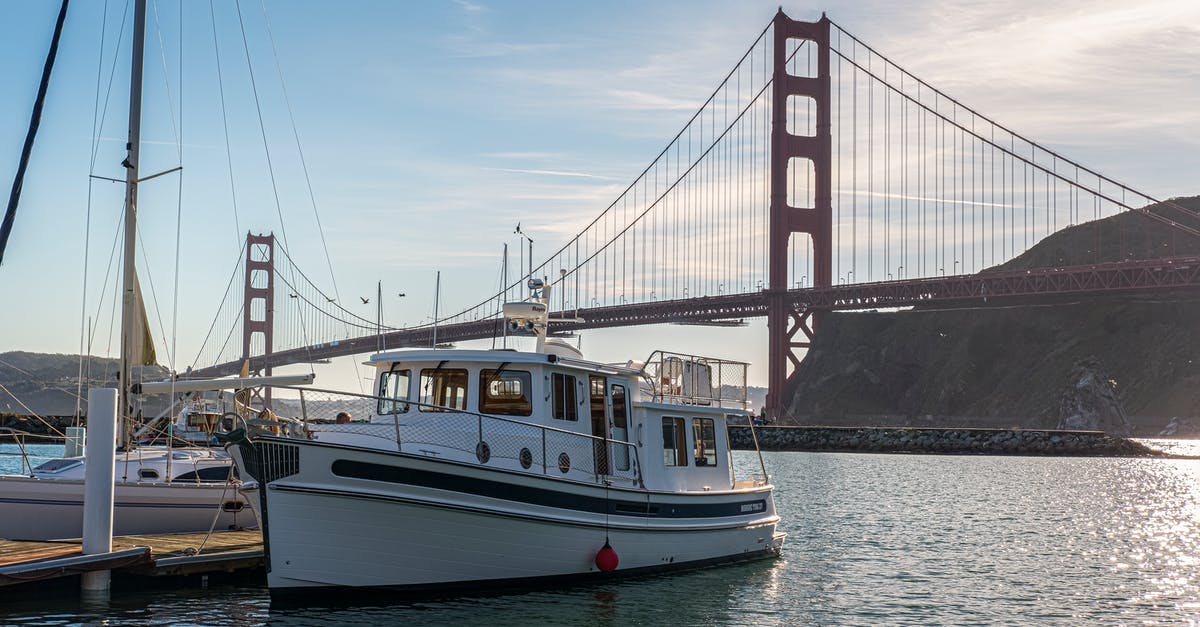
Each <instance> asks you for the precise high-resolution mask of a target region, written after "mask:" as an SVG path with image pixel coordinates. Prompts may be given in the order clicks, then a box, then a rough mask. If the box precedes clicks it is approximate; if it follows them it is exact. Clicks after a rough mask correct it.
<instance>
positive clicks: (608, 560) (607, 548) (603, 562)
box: [596, 540, 620, 573]
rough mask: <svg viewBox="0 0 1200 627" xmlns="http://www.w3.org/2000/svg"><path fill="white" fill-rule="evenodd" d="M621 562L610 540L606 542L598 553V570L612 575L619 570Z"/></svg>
mask: <svg viewBox="0 0 1200 627" xmlns="http://www.w3.org/2000/svg"><path fill="white" fill-rule="evenodd" d="M619 562H620V559H618V558H617V552H616V551H614V550H613V548H612V545H610V544H609V543H608V540H605V541H604V546H603V547H601V548H600V550H599V551H597V552H596V568H599V569H600V570H601V571H602V572H606V573H611V572H612V571H614V570H616V569H617V564H618V563H619Z"/></svg>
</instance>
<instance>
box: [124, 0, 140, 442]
mask: <svg viewBox="0 0 1200 627" xmlns="http://www.w3.org/2000/svg"><path fill="white" fill-rule="evenodd" d="M145 48H146V0H136V1H135V2H134V9H133V60H132V64H131V66H130V72H129V139H128V141H127V143H126V144H125V150H126V153H127V154H126V156H125V161H124V162H123V163H122V165H124V166H125V253H124V254H125V263H124V269H123V271H122V272H123V280H124V285H123V288H122V289H123V291H122V298H121V373H120V381H118V382H117V384H118V386H117V387H118V389H119V392H118V394H117V396H118V400H119V402H118V406H117V410H118V412H120V413H119V414H118V416H119V417H120V420H121V422H122V426H121V442H122V443H123V444H125V445H128V444H129V422H128V415H129V413H130V412H131V403H130V389H131V386H132V381H131V379H132V376H131V374H130V373H131V371H132V367H131V366H132V365H131V361H132V359H133V358H134V342H135V341H137V339H138V336H135V330H134V327H135V316H136V315H137V314H138V311H139V307H140V306H141V304H140V303H138V302H137V296H138V295H137V263H136V259H135V258H136V244H137V189H138V187H137V186H138V153H139V149H140V147H141V139H142V61H143V58H144V57H145Z"/></svg>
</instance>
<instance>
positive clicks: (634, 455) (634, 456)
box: [271, 386, 644, 485]
mask: <svg viewBox="0 0 1200 627" xmlns="http://www.w3.org/2000/svg"><path fill="white" fill-rule="evenodd" d="M271 388H272V389H274V390H281V389H283V390H295V391H297V392H299V393H300V395H299V399H300V400H301V407H302V411H303V412H304V414H305V415H304V416H303V417H302V420H303V421H304V423H305V425H306V427H305V431H306V432H307V433H311V432H313V431H325V432H329V431H332V430H328V429H322V428H319V427H318V426H317V425H315V424H313V423H311V422H310V421H309V420H308V416H307V413H308V411H309V410H308V406H310V405H312V404H313V403H314V402H315V401H314V399H313V395H314V394H330V395H337V396H342V397H350V398H356V399H360V400H363V401H370V402H371V403H372V405H373V406H375V407H378V404H379V401H398V400H403V404H405V405H408V406H409V407H410V408H409V409H407V410H406V411H404V412H400V411H393V412H391V413H390V414H379V413H375V412H374V411H372V412H371V415H373V416H388V415H390V416H391V417H392V424H391V425H390V426H392V427H393V428H394V429H395V434H396V435H395V442H396V447H397V450H399V449H400V447H401V446H402V445H403V443H404V442H405V440H404V439H403V438H402V435H403V432H402V430H401V426H403V425H401V424H400V416H402V415H412V414H411V411H412V410H411V407H417V408H421V407H424V408H427V409H430V410H435V411H436V412H438V413H441V414H445V413H451V414H453V415H455V416H467V417H472V418H474V422H475V424H474V429H473V431H474V442H473V444H474V445H475V449H474V450H471V449H467V448H463V447H462V446H461V445H456V444H454V443H449V442H440V443H436V444H438V445H441V446H446V447H447V448H451V449H454V450H458V451H461V452H464V453H475V454H476V455H477V457H479V458H481V463H484V462H483V461H482V460H483V459H486V458H487V456H485V455H484V453H483V449H482V448H481V445H487V440H485V438H484V435H485V433H486V432H487V431H488V429H485V421H488V424H492V423H499V424H503V425H510V426H512V427H514V428H516V429H531V430H536V431H535V433H538V436H536V437H535V438H534V439H535V440H540V442H541V457H542V460H541V462H542V463H541V466H542V473H543V474H550V468H557V466H550V462H551V461H553V460H551V459H550V458H549V457H548V450H549V449H548V447H547V444H546V443H547V436H548V435H551V434H552V435H556V436H559V437H564V438H567V439H568V440H572V439H573V440H575V441H576V442H580V443H583V444H581V445H579V448H582V449H584V450H588V451H591V452H592V453H591V454H592V469H593V472H592V474H593V476H594V478H595V480H596V482H597V483H604V482H605V481H606V478H607V477H620V478H623V479H630V480H632V481H633V482H635V483H637V484H638V485H644V483H643V478H642V466H641V458H640V455H639V454H638V449H637V446H636V445H635V444H633V443H631V442H627V441H624V440H615V439H612V438H604V437H599V436H595V435H590V434H587V433H580V432H578V431H571V430H569V429H562V428H559V427H553V426H549V425H543V424H537V423H533V422H526V421H522V420H514V419H511V418H505V417H501V416H494V415H489V414H483V413H479V412H475V411H471V410H468V409H458V408H454V407H447V406H445V405H437V404H434V403H425V402H421V401H414V400H409V399H407V398H405V399H396V398H391V397H387V396H378V395H375V394H364V393H356V392H347V391H343V390H328V389H321V388H313V387H308V386H305V387H303V388H301V387H293V386H271ZM280 401H285V399H283V398H280V397H279V396H275V399H274V404H275V406H276V408H277V409H278V408H279V406H280ZM400 405H401V403H399V402H397V403H394V404H393V405H392V406H393V407H399V406H400ZM373 424H376V425H380V424H383V423H373ZM364 435H376V437H385V436H383V435H379V434H364ZM389 439H390V437H389ZM410 441H411V440H410ZM489 446H490V445H489ZM622 449H623V450H625V451H629V452H630V460H629V468H628V470H617V469H615V468H614V467H615V466H616V459H617V457H618V456H617V455H616V452H617V451H619V450H622ZM600 450H603V451H605V456H606V457H607V462H606V463H605V464H604V466H606V469H607V470H608V471H609V472H605V473H602V472H600V470H601V468H600V467H599V466H600V464H597V463H596V462H597V459H596V451H600ZM489 455H490V453H489ZM614 471H615V472H614Z"/></svg>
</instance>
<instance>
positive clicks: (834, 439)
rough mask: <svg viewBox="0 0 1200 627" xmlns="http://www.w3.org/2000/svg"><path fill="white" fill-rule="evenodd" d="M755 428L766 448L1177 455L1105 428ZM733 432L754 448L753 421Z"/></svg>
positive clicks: (735, 443)
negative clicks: (1155, 448)
mask: <svg viewBox="0 0 1200 627" xmlns="http://www.w3.org/2000/svg"><path fill="white" fill-rule="evenodd" d="M755 433H756V435H757V436H758V443H759V446H760V447H761V448H762V450H764V451H828V452H843V453H917V454H942V455H1037V456H1066V457H1171V456H1170V455H1167V454H1165V453H1163V452H1161V451H1156V450H1154V449H1152V448H1150V447H1148V446H1146V445H1144V444H1141V443H1139V442H1134V441H1133V440H1129V439H1126V438H1118V437H1113V436H1111V435H1108V434H1107V433H1103V432H1101V431H1055V430H1048V429H1047V430H1036V429H922V428H871V427H777V426H764V427H755ZM729 438H730V440H731V445H732V447H733V448H734V449H735V450H754V441H753V439H752V436H751V433H750V427H748V426H744V425H740V426H739V425H730V427H729Z"/></svg>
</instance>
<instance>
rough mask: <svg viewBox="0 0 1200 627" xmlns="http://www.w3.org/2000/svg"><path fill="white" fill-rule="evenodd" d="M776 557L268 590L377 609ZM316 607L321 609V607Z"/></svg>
mask: <svg viewBox="0 0 1200 627" xmlns="http://www.w3.org/2000/svg"><path fill="white" fill-rule="evenodd" d="M779 554H780V551H779V550H778V549H776V548H774V547H769V548H765V549H763V550H761V551H753V552H749V553H739V554H737V555H726V556H722V557H714V558H710V559H705V560H696V561H693V562H679V563H674V564H661V565H655V566H643V567H641V568H629V569H624V570H622V569H620V568H618V569H617V570H615V571H613V572H611V573H604V572H599V571H594V572H589V573H577V574H571V575H546V576H541V577H521V578H517V579H483V580H475V581H455V582H445V583H432V584H418V585H408V586H369V587H368V586H364V587H349V586H303V587H299V586H298V587H294V588H271V589H270V592H271V605H272V608H274V607H275V606H276V605H278V606H280V607H289V606H290V607H313V606H314V605H317V603H315V602H316V601H318V600H320V601H324V602H325V605H332V606H336V605H354V604H355V603H356V602H359V603H363V602H366V603H371V604H375V605H378V604H380V603H381V602H382V603H386V602H388V601H393V600H394V601H403V600H412V599H414V598H415V599H420V598H437V597H441V596H447V595H454V596H461V595H464V594H465V595H466V596H486V595H488V594H500V593H504V592H516V591H524V590H537V589H544V588H548V587H553V588H555V589H561V588H562V587H564V586H569V585H575V584H588V583H600V582H604V581H612V580H617V579H626V578H632V577H646V576H650V575H657V574H662V573H668V572H680V571H688V570H698V569H701V568H707V567H710V566H718V565H721V564H733V563H737V562H749V561H753V560H761V559H773V558H776V557H779ZM381 591H385V592H390V593H392V596H390V597H388V598H386V599H385V598H381V597H380V595H379V593H380V592H381ZM318 606H319V607H321V606H323V605H318Z"/></svg>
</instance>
